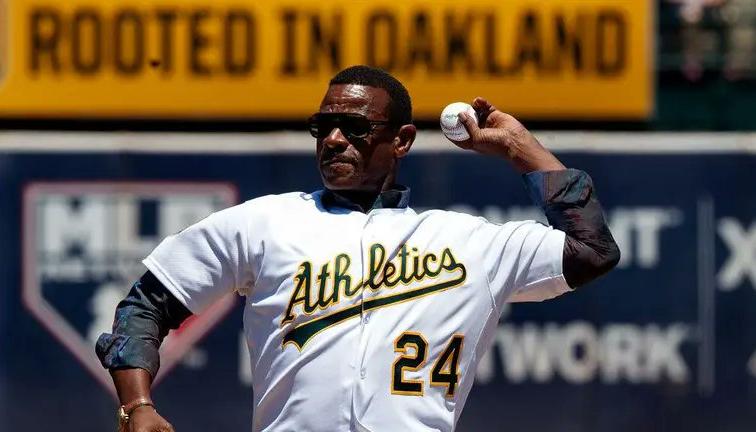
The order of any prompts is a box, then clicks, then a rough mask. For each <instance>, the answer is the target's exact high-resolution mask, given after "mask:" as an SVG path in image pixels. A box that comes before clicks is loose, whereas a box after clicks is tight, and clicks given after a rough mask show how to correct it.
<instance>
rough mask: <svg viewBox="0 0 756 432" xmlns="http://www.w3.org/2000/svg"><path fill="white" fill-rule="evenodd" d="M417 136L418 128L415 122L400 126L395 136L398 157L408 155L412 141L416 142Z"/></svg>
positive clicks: (395, 149)
mask: <svg viewBox="0 0 756 432" xmlns="http://www.w3.org/2000/svg"><path fill="white" fill-rule="evenodd" d="M416 136H417V128H415V125H413V124H406V125H404V126H402V127H400V128H399V133H397V134H396V138H394V155H395V156H396V158H397V159H401V158H403V157H404V156H407V153H409V151H410V147H412V143H414V142H415V137H416Z"/></svg>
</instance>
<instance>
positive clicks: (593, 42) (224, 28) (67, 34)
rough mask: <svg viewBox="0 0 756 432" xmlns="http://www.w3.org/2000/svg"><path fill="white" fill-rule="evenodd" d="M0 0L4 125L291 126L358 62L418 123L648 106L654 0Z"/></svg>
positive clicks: (621, 113) (564, 115) (598, 114)
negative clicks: (473, 104)
mask: <svg viewBox="0 0 756 432" xmlns="http://www.w3.org/2000/svg"><path fill="white" fill-rule="evenodd" d="M3 4H4V11H5V13H4V14H3V12H2V11H3V8H2V7H0V23H2V24H3V25H2V26H0V55H1V56H2V57H1V58H0V117H6V118H11V117H15V118H29V117H33V118H53V117H89V118H214V119H218V118H253V119H282V118H283V119H299V118H304V117H306V116H307V115H309V114H311V113H312V112H314V111H315V110H316V109H317V106H318V104H319V102H320V99H321V98H322V95H323V93H324V92H325V90H326V87H327V83H328V79H329V78H330V77H331V76H332V75H333V74H334V73H335V72H336V71H338V70H340V69H342V68H344V67H346V66H349V65H352V64H371V65H375V66H379V67H382V68H384V69H386V70H388V71H390V72H392V73H393V74H395V75H396V76H397V77H398V78H399V79H400V80H401V81H402V82H404V83H405V85H406V86H407V87H408V89H409V91H410V95H411V96H412V98H413V105H414V113H415V117H416V118H424V119H437V118H438V115H439V113H440V111H441V109H442V108H443V107H444V106H445V105H446V104H447V103H449V102H453V101H469V100H472V99H473V98H474V97H475V96H478V95H480V96H484V97H486V98H488V99H489V100H491V101H492V102H494V103H495V104H496V105H497V106H499V107H500V108H502V109H504V110H506V111H509V112H511V113H513V114H515V115H520V116H525V117H529V118H542V119H570V118H583V119H633V118H635V119H640V118H646V117H647V116H649V115H650V113H651V110H652V107H653V75H652V74H653V60H652V57H653V43H652V40H653V22H654V19H653V4H652V2H651V1H650V0H602V1H600V0H506V1H502V0H477V1H475V2H460V1H458V0H403V1H354V0H295V1H292V0H288V1H285V0H267V1H259V2H250V1H241V0H150V1H145V0H122V1H101V0H65V1H60V0H58V1H53V0H0V6H2V5H3ZM3 15H4V16H3ZM3 18H5V20H4V21H3ZM5 23H7V24H8V25H5Z"/></svg>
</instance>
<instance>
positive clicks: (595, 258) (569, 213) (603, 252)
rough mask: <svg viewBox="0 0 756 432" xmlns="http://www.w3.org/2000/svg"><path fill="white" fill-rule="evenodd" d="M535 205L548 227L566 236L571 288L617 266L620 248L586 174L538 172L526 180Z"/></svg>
mask: <svg viewBox="0 0 756 432" xmlns="http://www.w3.org/2000/svg"><path fill="white" fill-rule="evenodd" d="M523 177H524V178H525V187H526V188H527V190H528V192H529V193H530V196H531V198H532V199H533V202H535V203H536V204H538V205H539V206H540V207H541V208H542V209H543V211H544V212H545V213H546V218H547V219H548V220H549V223H550V224H551V225H552V226H553V227H554V228H556V229H559V230H561V231H564V232H565V233H566V234H567V237H566V238H565V243H564V252H563V258H562V272H563V274H564V278H565V280H566V281H567V283H568V284H569V285H570V287H572V288H577V287H579V286H581V285H584V284H586V283H588V282H590V281H592V280H593V279H596V278H597V277H599V276H601V275H603V274H604V273H606V272H608V271H609V270H611V269H612V268H614V266H616V265H617V263H618V262H619V258H620V252H619V248H618V247H617V243H615V242H614V238H613V237H612V233H611V232H609V226H608V225H607V224H606V219H605V218H604V212H603V210H602V209H601V204H600V203H599V201H598V198H597V197H596V192H595V191H594V190H593V181H592V180H591V178H590V176H588V174H586V173H585V172H583V171H580V170H576V169H566V170H562V171H535V172H531V173H528V174H525V175H524V176H523Z"/></svg>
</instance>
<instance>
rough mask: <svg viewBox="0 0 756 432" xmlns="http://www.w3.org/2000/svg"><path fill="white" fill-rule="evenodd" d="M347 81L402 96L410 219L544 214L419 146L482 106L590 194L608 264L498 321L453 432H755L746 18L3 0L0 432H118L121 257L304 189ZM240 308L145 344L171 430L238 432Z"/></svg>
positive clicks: (414, 3)
mask: <svg viewBox="0 0 756 432" xmlns="http://www.w3.org/2000/svg"><path fill="white" fill-rule="evenodd" d="M363 63H366V64H371V65H375V66H379V67H382V68H385V69H387V70H389V71H391V72H392V73H394V74H395V75H396V76H397V77H398V78H400V79H401V80H402V82H404V83H405V84H406V85H407V87H408V88H409V90H410V94H411V95H412V97H413V105H414V114H415V118H416V123H417V124H418V126H419V127H420V129H421V133H420V135H419V137H418V140H417V142H416V144H415V146H414V147H413V152H412V154H411V155H410V156H409V157H408V158H407V159H406V162H404V164H403V167H402V171H401V174H400V181H401V182H402V183H404V184H407V185H409V186H410V187H411V188H412V203H413V204H412V205H413V207H415V208H416V209H418V210H422V209H427V208H444V209H451V210H456V211H462V212H467V213H471V214H479V215H483V216H485V217H486V218H488V219H489V220H491V221H495V222H503V221H507V220H512V219H539V220H544V217H543V215H542V214H541V213H540V211H539V210H538V209H537V208H535V207H533V206H532V205H531V203H530V202H529V200H528V198H527V196H526V194H525V192H524V190H523V187H522V184H521V181H520V178H519V176H518V175H517V174H516V173H514V172H513V171H512V170H511V169H509V167H508V166H507V165H506V164H505V163H503V162H501V161H498V160H491V159H488V158H484V157H481V156H478V155H475V154H470V153H466V152H462V151H459V150H457V149H456V148H455V147H454V146H453V145H452V144H451V143H449V142H448V141H446V140H445V138H444V137H443V136H442V135H441V133H440V131H439V129H438V116H439V114H440V112H441V110H442V109H443V107H444V106H445V105H446V104H448V103H450V102H454V101H471V100H472V99H473V98H474V97H475V96H478V95H481V96H485V97H487V98H488V99H489V100H491V101H492V102H493V103H494V104H496V105H497V106H498V107H499V108H500V109H502V110H504V111H507V112H510V113H512V114H514V115H515V116H517V117H518V118H520V119H521V120H523V122H524V123H525V124H526V126H528V127H529V128H530V129H531V130H533V131H534V132H535V133H536V135H537V136H538V137H539V139H540V140H541V141H542V142H543V143H544V145H546V146H547V147H549V148H551V149H552V150H553V151H554V152H555V153H556V154H557V155H558V156H559V157H560V159H562V160H563V161H564V163H565V164H566V165H568V166H571V167H575V168H580V169H583V170H586V171H587V172H589V173H590V174H591V176H592V177H593V179H594V181H595V184H596V187H597V191H598V194H599V196H600V198H601V200H602V203H603V204H604V206H605V209H606V212H607V218H608V220H609V223H610V225H611V227H612V232H613V233H614V235H615V238H616V239H617V241H618V243H619V244H620V247H621V249H622V261H621V262H620V264H619V267H618V268H617V269H616V270H615V271H614V272H612V273H611V274H609V275H608V276H607V277H605V278H603V279H601V280H599V281H597V282H595V283H592V284H591V285H589V286H587V287H585V288H583V289H580V290H578V291H577V292H575V293H573V294H570V295H566V296H563V297H561V298H558V299H556V300H552V301H549V302H545V303H540V304H516V305H511V307H509V308H508V309H507V310H506V311H505V313H504V315H503V316H502V319H501V322H500V326H499V329H498V333H497V335H496V343H495V345H494V347H493V348H492V349H491V351H489V353H488V354H487V355H486V357H484V358H483V359H482V360H481V364H480V367H479V369H478V370H477V371H463V373H475V374H476V386H475V388H474V389H473V391H472V393H471V394H470V397H469V398H468V401H467V405H466V407H465V411H464V414H463V416H462V419H461V420H460V423H459V425H458V430H460V431H512V430H533V431H592V432H593V431H608V430H611V431H686V432H690V431H752V430H756V192H755V191H754V186H756V133H755V132H754V131H755V130H756V1H754V0H661V1H641V0H569V1H557V0H540V1H534V0H506V1H501V0H498V1H494V0H479V1H475V2H469V3H468V2H464V1H463V2H460V1H458V0H457V1H447V0H437V1H427V0H404V1H402V2H391V1H371V2H367V1H346V0H318V1H311V0H298V1H285V0H271V1H268V2H249V1H245V0H213V1H210V0H123V1H119V2H99V1H94V0H61V1H58V2H52V1H47V0H0V244H1V245H2V247H1V248H0V263H1V264H0V431H47V430H63V431H68V430H71V431H73V430H76V431H105V430H114V429H115V422H114V418H115V416H114V413H115V409H116V406H117V401H116V398H115V396H114V390H113V388H112V384H111V383H110V379H109V377H108V375H107V373H106V371H104V370H103V369H102V368H101V367H100V366H99V362H98V361H97V359H96V357H95V355H94V352H93V342H94V340H95V339H96V337H97V335H98V334H99V333H101V332H102V331H106V330H107V329H109V327H110V325H111V323H112V317H113V311H114V308H115V305H116V303H117V302H118V301H119V299H121V298H122V297H123V296H124V295H125V293H126V292H127V290H128V288H129V287H130V285H131V283H132V282H133V281H134V280H135V279H136V278H138V277H139V275H140V274H141V273H142V272H143V271H144V268H143V267H142V265H141V264H140V260H141V259H142V258H143V257H144V256H146V255H147V254H148V253H149V252H150V251H151V250H152V248H154V247H155V246H156V245H157V243H158V242H159V241H160V239H162V238H163V237H165V236H166V235H170V234H172V233H175V232H177V231H179V230H181V229H183V228H184V227H185V226H187V225H189V224H191V223H193V222H195V221H197V220H199V219H201V218H203V217H204V216H206V215H207V214H209V213H211V212H213V211H215V210H218V209H221V208H224V207H227V206H230V205H233V204H236V203H239V202H242V201H245V200H248V199H251V198H254V197H257V196H261V195H264V194H269V193H282V192H288V191H293V190H302V191H312V190H315V189H318V188H319V187H320V181H319V177H318V174H317V171H316V167H315V164H314V162H313V150H314V140H313V139H312V138H311V137H310V136H309V134H308V133H307V131H306V129H305V127H304V121H305V119H306V118H307V117H308V116H309V115H310V114H311V113H313V112H315V111H316V110H317V107H318V104H319V101H320V98H321V97H322V95H323V93H324V92H325V90H326V87H327V82H328V79H329V78H330V77H331V76H332V75H333V74H334V73H335V72H337V71H338V70H340V69H342V68H344V67H346V66H349V65H352V64H363ZM241 308H242V299H240V298H238V297H231V296H229V297H228V298H226V299H224V300H223V301H221V302H220V303H218V304H217V305H216V306H214V307H213V308H212V309H210V310H209V311H207V312H206V313H204V314H202V315H200V316H197V317H196V318H194V319H193V320H191V321H190V322H188V323H186V324H185V325H184V326H183V327H182V328H181V329H180V330H179V331H177V332H175V333H174V334H172V335H171V336H170V337H169V338H168V339H167V340H166V342H165V344H164V346H163V348H162V367H161V372H160V375H159V376H158V377H157V380H156V383H155V386H154V398H155V400H156V402H157V404H158V406H159V407H160V411H161V413H163V414H164V415H165V416H166V417H167V418H168V419H169V420H170V421H171V422H172V423H173V424H174V425H175V426H176V428H177V430H178V431H181V432H191V431H228V430H249V428H250V425H251V418H252V408H251V405H252V388H251V377H250V372H249V360H248V357H247V351H246V346H245V345H244V342H243V339H242V336H241V327H242V323H241V316H242V315H241V312H242V310H241ZM316 396H317V395H313V397H316Z"/></svg>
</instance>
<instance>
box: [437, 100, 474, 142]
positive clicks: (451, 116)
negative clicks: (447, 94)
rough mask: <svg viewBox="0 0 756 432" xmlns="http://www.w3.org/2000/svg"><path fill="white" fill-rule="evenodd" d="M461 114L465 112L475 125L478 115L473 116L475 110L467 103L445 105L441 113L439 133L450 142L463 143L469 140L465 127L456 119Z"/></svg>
mask: <svg viewBox="0 0 756 432" xmlns="http://www.w3.org/2000/svg"><path fill="white" fill-rule="evenodd" d="M461 112H466V113H467V114H468V115H469V116H471V117H472V118H474V119H475V122H476V123H477V121H478V115H477V114H475V110H474V109H473V107H472V106H471V105H470V104H468V103H464V102H454V103H451V104H449V105H447V106H446V108H444V110H443V111H442V112H441V131H442V132H443V133H444V135H446V137H447V138H449V139H450V140H452V141H464V140H466V139H469V138H470V134H468V133H467V129H465V125H463V124H462V122H460V121H459V117H457V115H458V114H459V113H461Z"/></svg>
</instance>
